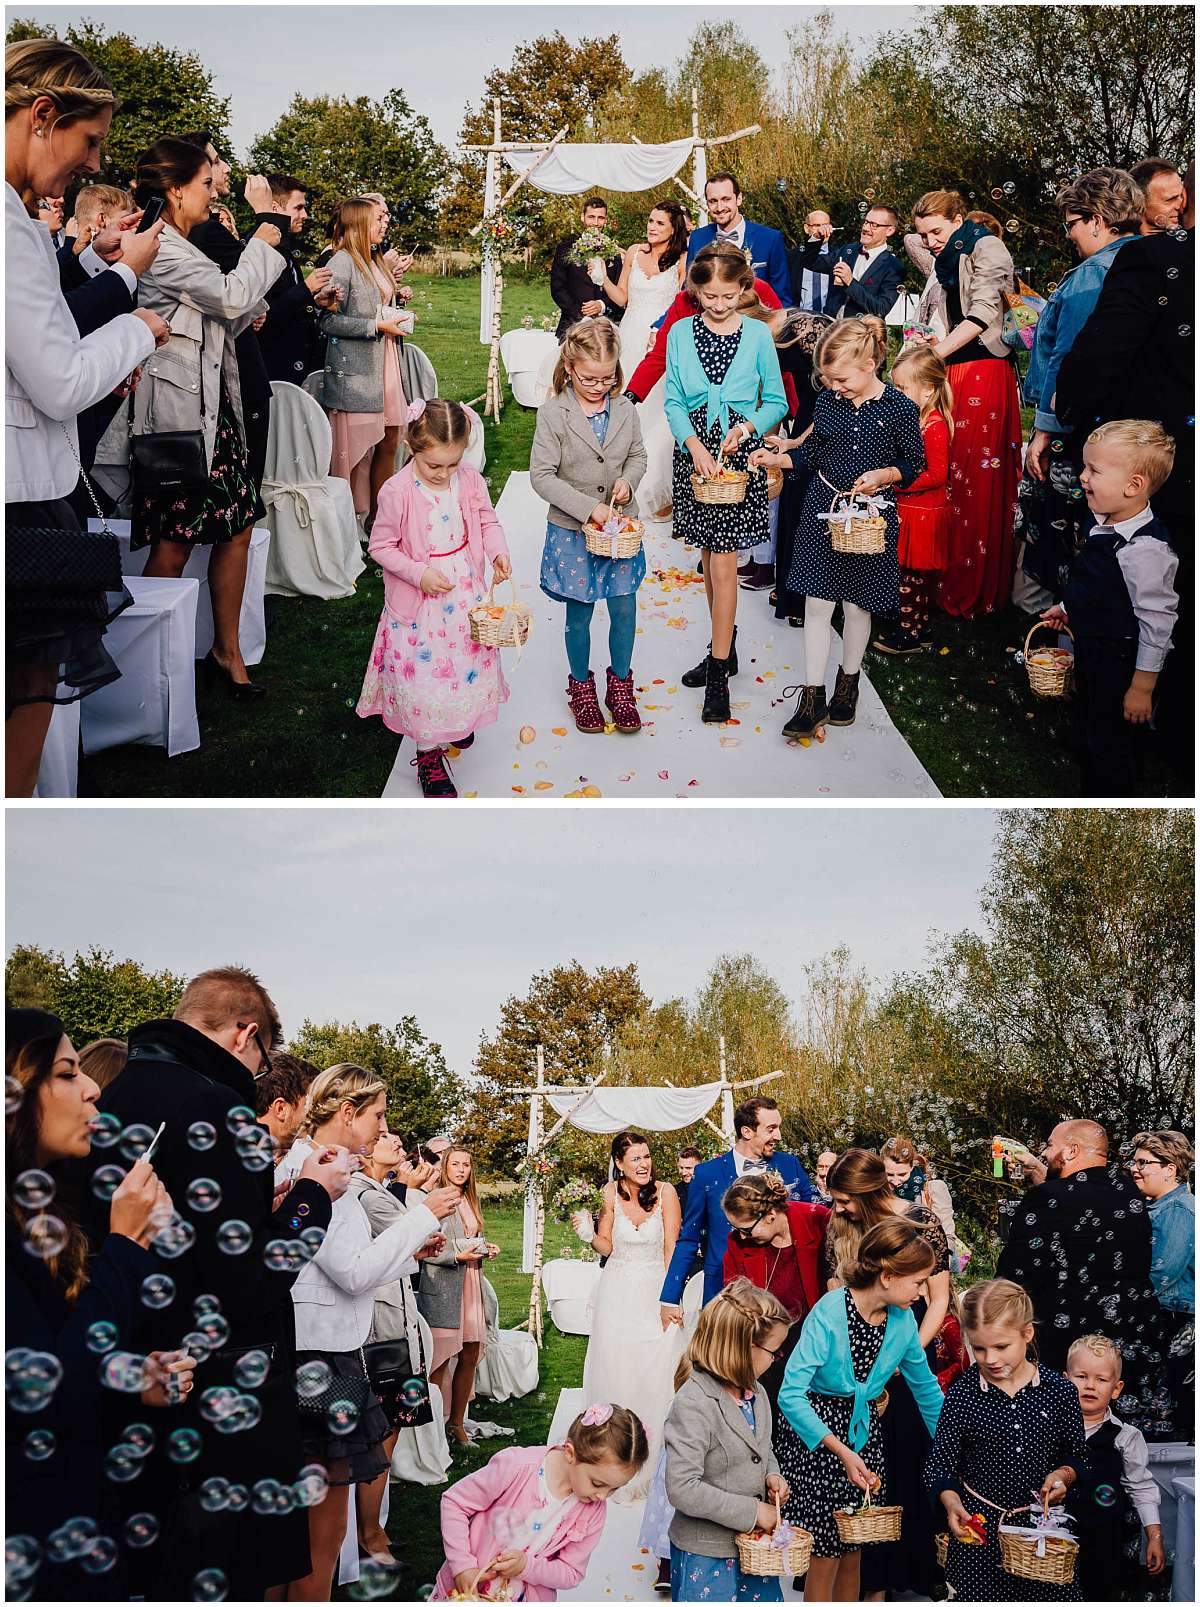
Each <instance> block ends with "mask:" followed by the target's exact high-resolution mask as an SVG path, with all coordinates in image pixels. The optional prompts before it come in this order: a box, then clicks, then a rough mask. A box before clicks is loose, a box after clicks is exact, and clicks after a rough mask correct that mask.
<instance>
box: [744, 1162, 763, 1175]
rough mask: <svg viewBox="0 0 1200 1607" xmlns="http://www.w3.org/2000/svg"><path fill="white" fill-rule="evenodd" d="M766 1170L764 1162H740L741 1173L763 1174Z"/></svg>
mask: <svg viewBox="0 0 1200 1607" xmlns="http://www.w3.org/2000/svg"><path fill="white" fill-rule="evenodd" d="M766 1169H767V1163H766V1161H745V1160H744V1161H743V1162H742V1171H743V1172H765V1171H766Z"/></svg>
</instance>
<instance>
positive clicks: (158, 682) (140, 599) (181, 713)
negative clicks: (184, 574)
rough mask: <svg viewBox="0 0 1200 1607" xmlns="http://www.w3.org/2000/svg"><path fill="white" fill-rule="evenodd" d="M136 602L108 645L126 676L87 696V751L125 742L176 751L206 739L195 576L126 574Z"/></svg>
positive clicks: (83, 717)
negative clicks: (199, 699)
mask: <svg viewBox="0 0 1200 1607" xmlns="http://www.w3.org/2000/svg"><path fill="white" fill-rule="evenodd" d="M125 584H126V586H127V587H128V588H129V592H130V595H131V596H132V597H133V605H132V607H130V608H127V609H125V611H124V612H123V613H121V614H118V615H117V617H116V619H114V620H113V622H112V624H111V625H110V626H109V627H108V630H107V631H106V633H105V637H104V645H105V647H106V648H107V649H108V652H109V653H110V654H111V656H112V658H113V661H114V663H115V664H116V666H117V668H118V669H119V670H120V672H121V678H120V680H117V681H112V682H110V683H109V685H108V686H102V687H101V688H100V690H99V691H98V692H93V693H92V694H91V696H90V697H86V698H84V699H83V703H82V705H81V709H80V729H81V731H82V735H83V751H84V752H85V753H100V752H102V751H103V750H104V749H105V748H117V747H120V746H122V745H123V744H124V743H127V742H137V743H142V744H145V745H147V746H149V747H155V748H165V749H166V751H167V753H168V755H170V756H171V757H172V758H173V757H174V756H175V755H176V754H179V753H190V752H191V751H192V750H193V749H194V748H198V747H199V746H200V723H199V721H198V720H197V718H196V604H197V600H198V597H199V592H200V583H199V581H197V580H195V579H184V580H156V579H149V580H147V579H146V578H145V577H144V576H142V575H126V577H125Z"/></svg>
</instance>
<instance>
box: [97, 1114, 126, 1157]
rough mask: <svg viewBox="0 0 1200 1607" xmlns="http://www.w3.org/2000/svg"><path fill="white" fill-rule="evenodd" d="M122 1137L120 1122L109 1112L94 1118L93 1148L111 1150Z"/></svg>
mask: <svg viewBox="0 0 1200 1607" xmlns="http://www.w3.org/2000/svg"><path fill="white" fill-rule="evenodd" d="M120 1136H121V1123H120V1120H119V1119H118V1118H117V1117H116V1116H114V1115H113V1113H112V1112H111V1111H109V1110H102V1111H101V1112H100V1114H99V1115H98V1116H94V1117H93V1118H92V1148H93V1149H111V1148H112V1147H113V1145H114V1144H115V1143H116V1142H117V1140H118V1139H119V1138H120Z"/></svg>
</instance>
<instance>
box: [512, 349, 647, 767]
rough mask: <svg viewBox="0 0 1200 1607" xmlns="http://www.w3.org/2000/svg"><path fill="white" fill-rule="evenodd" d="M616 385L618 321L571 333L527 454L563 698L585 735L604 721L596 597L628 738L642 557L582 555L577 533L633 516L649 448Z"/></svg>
mask: <svg viewBox="0 0 1200 1607" xmlns="http://www.w3.org/2000/svg"><path fill="white" fill-rule="evenodd" d="M621 387H622V375H621V360H620V348H619V336H618V333H617V330H616V327H615V326H614V325H613V324H610V323H609V322H608V320H607V319H604V318H597V319H592V320H589V321H588V322H586V323H582V324H577V325H575V326H574V327H573V328H571V329H569V330H568V331H567V332H566V334H565V335H564V336H563V342H562V348H561V351H560V355H559V359H558V364H557V366H556V367H555V370H554V378H553V380H552V382H551V390H550V395H549V396H548V397H547V398H546V400H545V401H544V402H543V403H542V405H541V407H539V408H538V416H537V428H536V430H535V432H534V437H533V450H532V453H531V455H530V459H529V478H530V483H531V484H532V486H533V489H534V490H535V491H536V492H537V494H538V496H539V497H541V498H542V500H543V501H544V502H546V503H547V504H548V505H549V511H548V514H547V524H546V539H545V543H544V545H543V548H542V566H541V587H542V590H543V591H544V592H545V593H546V595H547V596H548V597H551V598H553V600H554V601H555V602H561V603H562V604H563V605H564V608H565V615H566V617H565V626H564V629H565V636H566V654H567V701H568V703H569V704H570V708H571V713H572V715H573V717H574V720H575V725H576V728H577V729H578V730H580V731H583V732H585V733H588V734H591V735H598V734H602V733H603V731H604V726H605V719H604V715H603V714H602V713H601V711H600V702H599V699H598V697H597V696H596V678H595V675H594V673H593V671H592V667H591V647H592V641H591V633H592V615H593V613H594V612H595V607H596V604H597V603H598V602H601V601H603V602H604V604H605V606H606V608H607V610H608V658H609V663H608V670H607V676H606V687H605V693H604V702H605V705H606V707H607V708H608V710H609V713H610V714H611V716H612V719H613V723H614V724H615V725H616V728H617V730H618V731H620V732H623V733H624V734H626V735H632V734H635V733H636V732H638V731H640V730H641V727H642V722H641V717H640V716H639V714H638V711H637V701H636V699H635V697H634V692H633V669H632V655H633V643H634V633H635V631H636V628H637V592H638V587H639V586H640V585H641V583H642V581H643V579H644V578H645V574H646V555H645V552H644V550H643V549H642V548H639V549H638V551H637V553H636V554H635V555H634V556H633V557H632V558H613V557H607V558H601V557H598V556H597V555H596V554H595V553H592V552H589V550H588V547H587V543H586V540H585V538H584V534H583V526H584V525H585V524H592V525H596V526H600V527H603V526H604V525H606V524H607V523H608V522H609V520H610V519H613V518H622V517H627V518H631V519H636V518H637V513H638V504H637V500H636V496H635V493H636V491H637V488H638V486H639V485H640V484H641V482H642V476H643V475H644V474H645V472H646V449H645V447H644V446H643V445H642V432H641V429H640V428H639V425H638V416H637V410H636V409H635V408H634V407H633V405H632V404H631V403H630V401H629V400H628V398H627V397H626V396H624V395H623V394H622V389H621ZM618 510H619V512H618Z"/></svg>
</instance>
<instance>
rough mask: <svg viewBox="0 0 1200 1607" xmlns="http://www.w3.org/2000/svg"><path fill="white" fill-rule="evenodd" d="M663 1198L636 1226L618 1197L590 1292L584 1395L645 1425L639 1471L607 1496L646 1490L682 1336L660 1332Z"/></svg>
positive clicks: (633, 1495)
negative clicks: (607, 1250)
mask: <svg viewBox="0 0 1200 1607" xmlns="http://www.w3.org/2000/svg"><path fill="white" fill-rule="evenodd" d="M663 1250H664V1239H663V1219H662V1204H661V1202H660V1203H659V1205H657V1206H656V1207H655V1210H654V1214H653V1215H652V1216H648V1217H647V1218H646V1220H645V1221H644V1222H643V1223H641V1225H640V1226H638V1227H635V1226H634V1224H633V1223H632V1222H631V1221H630V1220H629V1218H628V1217H627V1216H626V1214H625V1212H624V1210H623V1209H622V1206H621V1201H620V1199H619V1198H618V1199H617V1201H616V1211H615V1215H614V1217H613V1251H612V1255H611V1256H609V1258H608V1261H607V1263H606V1264H605V1267H604V1271H603V1272H602V1273H601V1274H600V1282H599V1284H598V1285H597V1286H596V1293H595V1296H594V1297H593V1315H592V1330H591V1338H590V1339H589V1341H588V1348H587V1359H586V1360H585V1362H584V1364H583V1401H584V1405H585V1406H591V1405H593V1404H594V1403H595V1402H597V1401H611V1402H612V1403H613V1404H614V1405H615V1406H627V1407H628V1408H629V1410H630V1411H631V1412H636V1413H637V1415H638V1416H639V1417H640V1418H641V1420H642V1423H643V1424H644V1425H645V1429H646V1435H647V1438H648V1439H649V1441H650V1455H649V1456H648V1457H647V1459H646V1464H645V1466H644V1467H643V1469H642V1471H641V1473H640V1474H639V1476H638V1477H637V1478H636V1479H634V1480H633V1481H632V1482H631V1483H630V1484H627V1485H625V1486H624V1487H623V1488H622V1489H621V1490H619V1491H618V1492H617V1494H616V1496H615V1497H614V1500H619V1501H626V1502H628V1501H636V1500H640V1499H641V1497H642V1496H644V1495H645V1494H646V1492H647V1490H648V1489H649V1488H650V1480H651V1478H652V1477H653V1476H654V1467H655V1463H656V1462H657V1461H658V1452H659V1447H660V1446H661V1444H662V1431H663V1424H664V1422H665V1421H666V1416H667V1412H668V1410H669V1408H670V1405H671V1402H672V1400H673V1399H674V1396H675V1368H676V1365H677V1364H678V1361H679V1358H680V1356H681V1355H682V1354H683V1349H684V1345H685V1343H686V1337H685V1334H684V1330H683V1329H682V1328H680V1327H679V1326H678V1324H672V1326H671V1327H670V1328H668V1329H667V1331H666V1333H664V1332H663V1328H662V1322H661V1319H660V1317H659V1309H658V1297H659V1295H660V1294H661V1293H662V1286H663V1279H664V1277H665V1276H666V1270H667V1269H666V1263H665V1261H664V1259H663Z"/></svg>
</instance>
